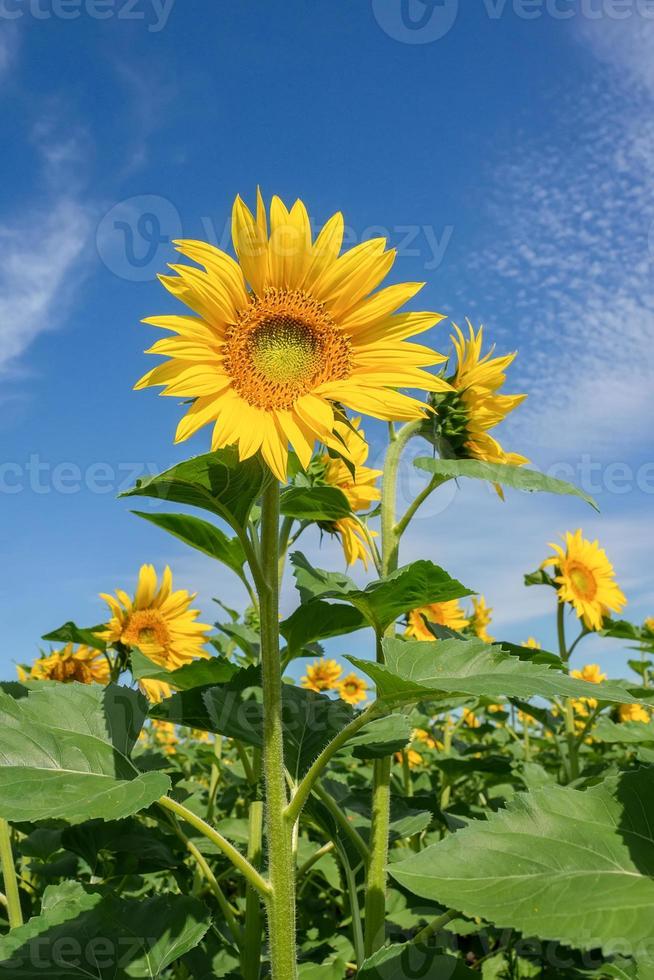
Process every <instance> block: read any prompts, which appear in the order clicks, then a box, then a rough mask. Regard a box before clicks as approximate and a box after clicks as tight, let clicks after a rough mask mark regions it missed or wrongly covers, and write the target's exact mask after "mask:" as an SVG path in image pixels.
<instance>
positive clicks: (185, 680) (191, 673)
mask: <svg viewBox="0 0 654 980" xmlns="http://www.w3.org/2000/svg"><path fill="white" fill-rule="evenodd" d="M130 661H131V666H132V675H133V677H134V680H137V681H140V680H142V679H143V678H148V679H150V680H155V681H164V682H165V683H166V684H170V686H171V687H174V688H175V689H176V690H178V691H189V690H191V688H194V687H206V685H207V684H225V683H226V682H227V681H228V680H230V678H232V677H233V676H234V674H235V673H236V672H237V670H238V667H237V666H236V664H234V663H232V662H231V661H230V660H226V659H225V658H224V657H210V658H209V659H208V660H193V661H192V662H191V663H189V664H184V666H183V667H178V668H177V670H165V668H163V667H160V666H159V665H158V664H155V663H154V662H153V661H152V660H150V659H149V657H146V656H145V654H144V653H141V651H140V650H136V649H134V650H132V651H131V653H130Z"/></svg>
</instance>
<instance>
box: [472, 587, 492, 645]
mask: <svg viewBox="0 0 654 980" xmlns="http://www.w3.org/2000/svg"><path fill="white" fill-rule="evenodd" d="M492 619H493V608H492V606H488V605H486V600H485V598H484V597H483V595H480V596H479V598H476V597H475V596H473V597H472V615H471V617H470V626H471V628H472V630H473V632H474V634H475V636H477V637H479V639H480V640H483V641H484V643H492V642H493V637H492V636H491V635H490V633H489V632H488V627H489V626H490V624H491V622H492Z"/></svg>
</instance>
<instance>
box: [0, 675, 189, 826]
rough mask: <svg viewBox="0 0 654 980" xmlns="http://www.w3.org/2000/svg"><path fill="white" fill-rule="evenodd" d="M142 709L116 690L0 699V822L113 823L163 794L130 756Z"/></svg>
mask: <svg viewBox="0 0 654 980" xmlns="http://www.w3.org/2000/svg"><path fill="white" fill-rule="evenodd" d="M145 712H146V702H145V698H143V697H142V696H141V695H140V694H138V693H137V692H136V691H132V690H130V689H129V688H126V687H118V686H117V685H115V684H112V685H110V686H109V687H107V688H105V689H103V688H101V687H100V686H99V685H85V684H77V683H71V684H56V683H53V684H48V683H47V682H45V681H41V682H40V683H39V685H38V687H35V688H34V689H33V690H32V691H31V692H30V694H29V696H28V697H27V698H24V699H21V700H20V701H15V700H14V699H13V698H11V697H9V696H8V695H6V694H0V815H1V816H2V817H4V818H5V819H7V820H14V821H35V820H46V819H49V818H52V819H56V818H63V819H65V820H67V821H69V822H70V823H79V822H80V821H83V820H90V819H92V818H94V817H101V818H102V819H117V818H120V817H126V816H129V815H130V814H132V813H136V812H137V811H138V810H142V809H144V808H145V807H148V806H150V805H151V804H152V803H154V802H155V800H157V799H159V797H160V796H162V795H164V794H165V793H166V792H167V791H168V789H169V785H170V784H169V780H168V777H167V776H165V775H164V774H162V773H157V772H149V773H142V774H141V773H139V772H138V770H137V769H136V767H135V766H134V765H133V763H132V762H131V760H130V758H129V755H130V753H131V750H132V748H133V746H134V743H135V741H136V738H137V737H138V734H139V732H140V730H141V727H142V724H143V720H144V718H145Z"/></svg>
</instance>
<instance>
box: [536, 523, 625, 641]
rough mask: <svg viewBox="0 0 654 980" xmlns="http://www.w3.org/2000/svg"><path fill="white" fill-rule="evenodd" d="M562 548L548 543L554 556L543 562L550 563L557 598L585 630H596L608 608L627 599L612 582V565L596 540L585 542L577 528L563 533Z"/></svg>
mask: <svg viewBox="0 0 654 980" xmlns="http://www.w3.org/2000/svg"><path fill="white" fill-rule="evenodd" d="M564 540H565V549H563V548H562V547H561V546H560V545H558V544H550V548H553V549H554V551H555V552H556V555H555V556H553V557H551V558H548V559H547V560H546V561H544V562H543V566H542V567H543V568H546V567H548V566H550V565H551V566H553V567H554V570H555V572H557V573H558V574H556V575H555V577H554V581H555V582H556V583H557V585H558V586H559V590H558V592H559V601H560V602H569V603H570V604H571V605H572V606H573V607H574V610H575V612H576V613H577V616H578V617H579V619H581V620H583V622H584V625H585V626H586V628H587V629H589V630H600V629H601V628H602V622H603V620H604V616H605V615H607V614H608V612H609V610H613V611H614V612H620V610H621V609H622V608H623V607H624V606H625V604H626V602H627V600H626V598H625V596H624V594H623V593H622V591H621V589H620V588H619V587H618V585H617V583H616V582H615V572H614V570H613V565H612V564H611V562H610V561H609V560H608V558H607V557H606V552H605V551H604V549H603V548H600V546H599V543H598V542H597V541H587V540H586V539H585V538H583V537H582V534H581V531H580V530H578V531H575V532H574V534H572V533H571V532H570V531H567V532H566V535H565V538H564Z"/></svg>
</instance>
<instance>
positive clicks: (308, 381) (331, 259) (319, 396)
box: [136, 192, 449, 480]
mask: <svg viewBox="0 0 654 980" xmlns="http://www.w3.org/2000/svg"><path fill="white" fill-rule="evenodd" d="M343 229H344V223H343V216H342V214H340V213H337V214H335V215H334V216H333V217H332V218H330V219H329V221H328V222H327V223H326V225H325V226H324V228H323V229H322V231H321V232H320V234H319V235H318V236H317V238H316V240H315V241H313V239H312V234H311V225H310V221H309V215H308V214H307V210H306V208H305V206H304V204H303V203H302V201H296V202H295V204H294V205H293V207H292V208H291V210H290V211H289V210H287V208H286V207H285V205H284V204H283V203H282V201H281V200H280V199H279V198H278V197H273V199H272V202H271V205H270V232H269V229H268V216H267V214H266V209H265V206H264V203H263V199H262V197H261V193H260V192H258V194H257V208H256V215H253V214H252V213H251V212H250V210H249V209H248V208H247V207H246V206H245V204H244V203H243V201H242V200H241V198H240V197H237V198H236V201H235V202H234V208H233V211H232V239H233V243H234V250H235V252H236V255H237V258H238V261H237V262H235V261H234V259H232V258H231V257H230V256H229V255H227V254H226V253H225V252H222V251H221V250H220V249H218V248H214V246H212V245H209V244H207V243H206V242H198V241H179V242H176V243H175V245H176V247H177V250H178V251H179V252H181V254H182V255H184V256H185V257H186V258H188V259H191V260H192V261H194V262H196V263H197V264H198V265H199V266H201V267H202V268H197V267H196V266H188V265H173V266H171V268H172V270H173V272H174V273H176V275H174V276H161V277H160V279H161V282H162V283H163V285H164V286H165V287H166V289H168V290H169V292H171V293H172V294H173V296H175V297H177V298H178V299H180V300H181V301H182V302H183V303H185V304H186V305H187V306H189V307H190V308H191V310H193V311H194V312H195V313H197V314H198V316H159V317H149V318H148V319H146V320H145V321H144V322H146V323H150V324H152V325H154V326H156V327H161V328H163V329H164V330H169V331H171V332H172V334H173V336H172V337H170V338H167V339H164V340H159V341H157V343H155V344H154V346H153V347H151V348H150V350H149V351H148V353H151V354H163V355H165V356H166V357H169V358H170V360H169V361H167V362H165V363H164V364H161V365H159V366H158V367H155V368H154V369H152V370H151V371H149V372H148V373H147V374H146V375H145V376H144V377H142V378H141V380H140V381H139V382H138V383H137V384H136V388H146V387H148V386H151V385H159V386H162V387H163V389H164V390H163V392H162V393H163V394H164V395H171V396H173V397H175V398H180V397H181V398H191V399H193V404H192V405H191V407H190V408H189V410H188V412H187V414H186V415H185V416H184V418H183V419H182V420H181V422H180V423H179V426H178V428H177V434H176V437H175V441H176V442H182V441H184V440H185V439H188V438H189V436H192V435H193V434H194V433H195V432H197V431H198V429H200V428H202V426H204V425H208V424H213V426H214V428H213V436H212V448H213V449H220V448H222V447H223V446H228V445H238V452H239V457H240V459H247V458H248V457H250V456H252V455H254V454H255V453H257V452H258V451H261V453H262V455H263V458H264V460H265V461H266V463H267V464H268V466H269V467H270V469H271V470H272V471H273V473H274V474H275V475H276V476H277V477H278V478H279V479H280V480H285V479H286V470H287V457H288V444H289V442H290V443H291V444H292V446H293V448H294V449H295V452H296V453H297V455H298V457H299V459H300V462H301V463H302V465H303V466H304V467H305V468H306V467H307V466H308V465H309V461H310V459H311V455H312V452H313V447H314V444H315V443H316V442H317V441H320V442H323V443H325V444H327V445H329V446H330V447H333V448H335V449H337V450H338V449H339V444H338V440H336V439H335V437H334V435H333V430H334V420H335V411H337V412H338V413H339V414H340V413H341V411H342V410H341V408H340V406H346V407H349V408H351V409H352V410H354V411H360V412H365V413H366V414H368V415H372V416H374V417H375V418H380V419H388V420H394V419H397V420H402V419H406V420H410V419H419V418H421V417H423V416H424V414H425V411H426V405H425V404H424V403H422V402H420V401H418V400H417V399H415V398H411V397H409V396H407V395H403V394H400V393H398V392H397V391H395V390H394V389H396V388H399V387H405V386H406V387H411V388H418V389H422V390H424V391H446V390H448V389H449V385H448V384H447V383H446V382H445V381H444V379H442V378H437V377H435V376H434V375H432V374H430V373H429V372H427V371H425V370H423V369H424V368H425V367H427V366H429V365H433V364H439V363H442V362H443V361H444V360H445V358H444V357H443V356H442V355H441V354H438V353H436V352H434V351H432V350H430V349H429V348H427V347H422V346H419V345H417V344H407V343H405V341H406V339H407V338H408V337H410V336H412V335H414V334H416V333H421V332H422V331H424V330H428V329H429V328H430V327H433V326H434V325H435V324H436V323H438V322H439V321H440V320H442V319H443V317H442V316H441V315H439V314H437V313H402V314H397V313H396V311H397V310H398V308H399V307H401V306H402V305H403V304H404V303H406V302H407V300H409V299H411V297H413V296H414V295H415V294H416V293H417V292H418V290H419V289H420V288H421V286H422V285H423V284H418V283H402V284H399V285H394V286H387V287H386V288H385V289H382V290H379V291H378V292H372V291H373V290H375V289H376V288H377V286H379V285H380V283H381V282H382V280H383V279H384V277H385V276H386V274H387V273H388V272H389V270H390V269H391V266H392V265H393V262H394V260H395V251H394V250H393V249H386V239H384V238H374V239H371V240H370V241H366V242H362V243H361V244H359V245H357V246H356V247H355V248H352V249H350V250H349V251H347V252H345V253H344V254H343V255H339V253H340V250H341V244H342V240H343ZM371 293H372V295H370V294H371ZM336 406H338V408H336Z"/></svg>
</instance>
